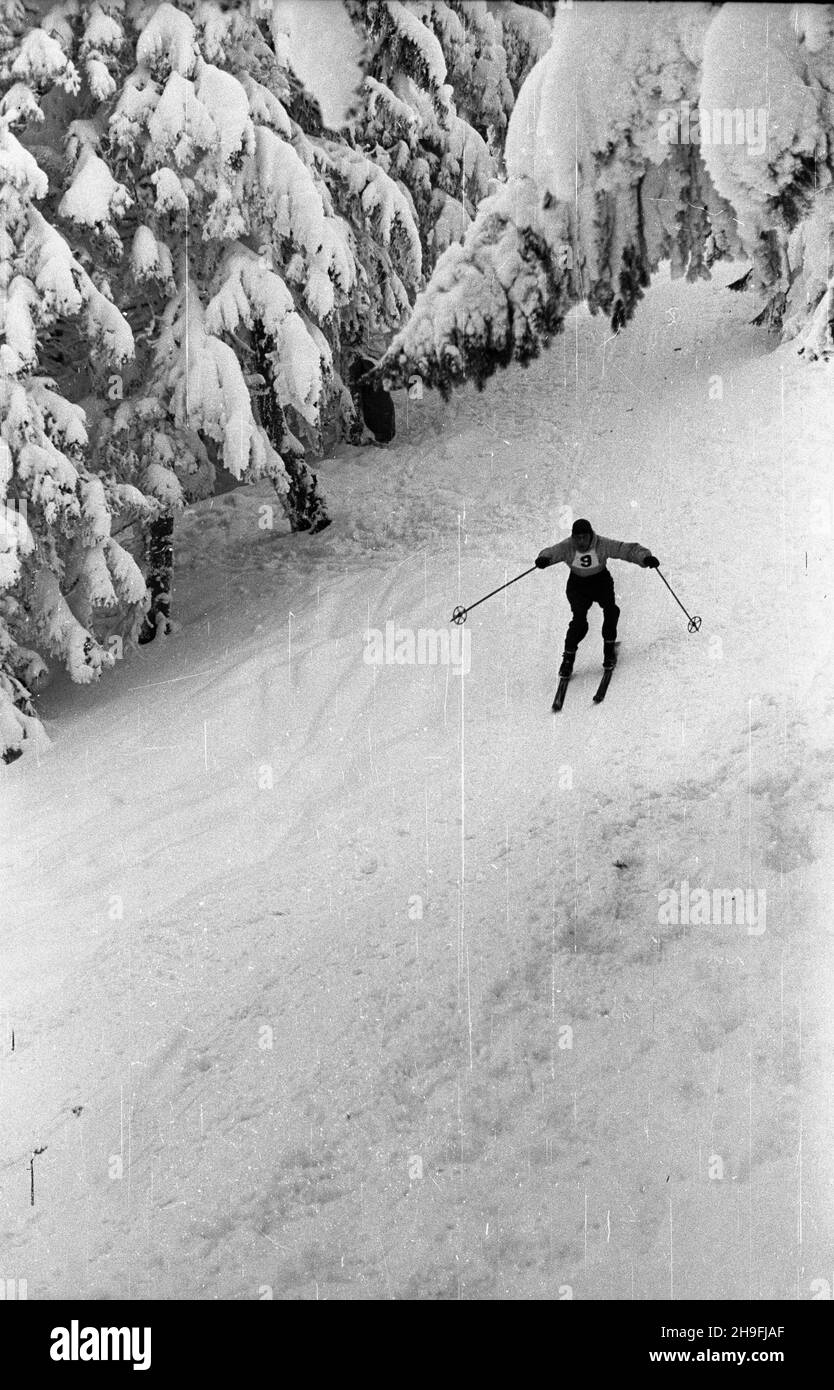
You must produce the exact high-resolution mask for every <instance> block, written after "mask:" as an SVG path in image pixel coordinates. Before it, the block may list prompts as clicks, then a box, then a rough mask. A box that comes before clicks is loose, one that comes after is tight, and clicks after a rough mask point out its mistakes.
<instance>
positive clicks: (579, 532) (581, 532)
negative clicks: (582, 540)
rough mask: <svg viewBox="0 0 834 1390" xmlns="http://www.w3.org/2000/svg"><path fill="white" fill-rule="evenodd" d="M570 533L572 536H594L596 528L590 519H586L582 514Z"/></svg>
mask: <svg viewBox="0 0 834 1390" xmlns="http://www.w3.org/2000/svg"><path fill="white" fill-rule="evenodd" d="M570 533H571V535H572V536H592V535H593V534H594V528H593V526H592V525H591V523H590V521H586V520H585V518H584V516H581V517H580V518H579V520H578V521H575V522H574V523H573V526H572V527H571V531H570Z"/></svg>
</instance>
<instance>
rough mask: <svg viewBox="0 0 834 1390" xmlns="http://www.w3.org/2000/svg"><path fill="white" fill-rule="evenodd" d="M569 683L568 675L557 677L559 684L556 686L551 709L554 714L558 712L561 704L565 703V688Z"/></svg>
mask: <svg viewBox="0 0 834 1390" xmlns="http://www.w3.org/2000/svg"><path fill="white" fill-rule="evenodd" d="M569 684H570V676H560V677H559V684H558V685H557V687H556V694H555V695H554V697H553V705H552V709H553V713H554V714H558V713H559V710H560V709H561V708H562V705H563V704H564V703H565V694H566V693H567V688H568V685H569Z"/></svg>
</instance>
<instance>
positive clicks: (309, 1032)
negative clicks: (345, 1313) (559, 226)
mask: <svg viewBox="0 0 834 1390" xmlns="http://www.w3.org/2000/svg"><path fill="white" fill-rule="evenodd" d="M733 273H734V272H733V271H732V270H730V269H727V270H725V271H724V272H722V276H721V277H720V278H719V280H718V281H717V282H714V283H713V284H712V285H701V286H698V287H696V288H693V287H689V286H686V285H683V284H681V283H679V282H678V283H675V284H671V283H669V282H661V283H658V284H657V285H656V286H655V287H654V288H653V289H652V290H651V292H650V294H649V295H648V296H647V299H646V301H645V303H644V304H643V306H642V307H641V309H640V311H639V312H638V315H637V318H636V320H635V322H634V323H633V324H632V325H631V326H630V327H629V328H628V330H627V331H625V332H624V333H622V334H620V335H619V336H617V337H616V338H612V337H611V336H610V332H609V330H608V328H607V326H606V324H605V323H603V322H601V321H597V320H591V319H590V318H589V317H587V316H586V315H585V314H584V313H580V314H578V315H577V316H576V317H575V318H573V319H572V320H571V322H570V324H569V331H568V332H567V333H566V334H565V336H564V337H562V338H561V339H560V340H559V341H558V342H557V344H556V345H555V347H554V348H553V349H552V350H551V352H550V353H549V354H548V355H546V356H544V357H543V358H542V359H540V361H538V362H537V363H535V364H534V365H533V367H531V368H530V369H529V370H528V371H526V372H525V371H522V370H520V369H512V370H510V371H507V372H505V373H501V374H499V376H498V377H496V378H494V379H493V380H492V381H491V383H490V385H489V386H488V388H487V390H486V391H485V392H484V393H483V394H482V395H480V396H479V395H477V394H476V393H475V392H474V391H464V392H461V393H459V394H458V395H456V397H455V398H454V399H453V400H452V402H451V403H450V405H449V406H447V407H444V406H443V404H442V403H441V402H440V401H439V400H436V399H434V398H432V399H431V400H429V399H425V400H423V401H408V402H406V401H405V399H404V398H403V401H402V403H401V407H400V418H399V426H400V428H399V434H398V438H397V441H396V445H395V447H393V448H391V449H389V450H357V449H349V448H343V449H342V450H341V451H340V454H339V457H338V458H335V459H333V460H331V461H329V462H328V463H326V464H325V466H324V467H323V469H322V474H323V481H324V483H325V486H326V491H327V493H328V497H329V500H330V501H331V503H332V509H333V513H334V515H335V524H334V525H333V526H332V527H331V528H330V529H329V530H328V531H326V532H324V533H323V534H322V535H320V536H318V537H315V538H309V537H307V538H302V537H294V538H293V537H289V536H286V535H284V534H282V533H278V532H270V531H269V530H264V529H259V525H258V523H259V518H262V517H263V515H264V514H263V513H259V510H258V508H259V506H260V505H261V504H265V503H266V504H268V503H269V500H270V498H269V493H268V491H267V490H266V489H256V490H252V491H251V492H250V491H238V492H235V493H231V494H228V495H227V496H226V497H224V498H222V499H219V500H217V501H215V502H214V504H213V505H211V506H210V505H208V504H205V505H204V506H203V507H202V508H201V509H197V510H196V511H195V512H194V513H192V514H191V516H190V518H189V519H188V522H187V525H186V527H185V534H184V537H183V540H182V546H181V550H180V556H181V560H180V567H179V570H178V591H177V601H178V611H179V616H180V622H181V628H180V630H179V632H178V633H177V634H176V635H175V636H174V637H173V638H171V639H170V640H169V641H167V642H166V643H165V644H156V645H154V646H152V647H146V648H143V649H141V650H140V651H138V652H136V653H135V654H133V655H131V657H130V658H129V660H128V661H126V662H125V663H124V664H123V665H122V666H121V667H120V668H119V669H118V670H117V671H116V673H115V674H114V675H112V676H111V677H110V678H109V679H108V680H107V681H106V683H103V684H102V685H101V686H100V687H99V688H96V689H86V688H79V687H68V686H67V685H64V684H62V683H56V684H55V685H54V686H53V687H52V688H51V689H50V690H49V691H48V692H47V693H46V695H45V696H44V697H43V700H42V704H43V707H44V708H43V712H44V715H45V717H46V718H47V720H48V721H49V727H50V730H51V732H52V734H53V737H54V744H53V747H52V749H51V750H49V751H48V752H47V753H46V754H45V755H44V756H42V758H41V761H40V763H39V765H38V764H36V763H35V762H33V761H32V760H31V759H29V758H24V759H21V760H20V761H19V762H18V763H16V764H13V765H11V766H10V767H9V768H8V769H6V770H5V771H4V772H3V775H2V785H0V798H2V800H1V801H0V808H2V809H1V810H0V814H2V816H3V819H4V829H5V833H4V836H3V848H2V861H0V863H1V864H2V872H3V884H4V892H3V901H4V914H3V925H2V959H3V969H2V980H1V981H0V1039H1V1040H2V1054H1V1055H2V1069H1V1070H0V1106H2V1124H0V1136H2V1137H0V1249H2V1252H3V1270H2V1272H3V1273H4V1275H7V1276H10V1275H15V1276H16V1277H19V1278H27V1279H28V1284H29V1295H30V1297H49V1296H53V1297H55V1296H66V1295H71V1294H73V1295H82V1296H86V1297H90V1298H102V1297H114V1296H121V1295H131V1296H134V1297H165V1298H189V1297H207V1298H210V1297H223V1298H258V1297H264V1296H267V1294H268V1291H269V1290H271V1291H272V1294H273V1296H274V1297H276V1298H316V1297H319V1298H370V1297H394V1298H403V1297H420V1298H457V1297H463V1298H495V1297H500V1296H513V1297H521V1298H530V1297H542V1296H548V1297H560V1296H561V1297H564V1296H568V1294H569V1292H570V1291H572V1294H573V1296H574V1297H577V1298H595V1297H596V1298H610V1297H619V1298H628V1297H634V1298H638V1299H646V1298H669V1297H674V1298H677V1297H700V1298H709V1299H719V1298H728V1297H729V1298H747V1297H753V1298H760V1297H779V1298H807V1297H810V1295H811V1292H812V1287H813V1281H814V1280H815V1279H820V1278H828V1277H830V1265H831V1260H830V1253H831V1248H832V1245H831V1241H832V1235H834V1231H833V1230H832V1215H831V1213H832V1160H831V1155H832V1153H834V1144H832V1140H834V1130H833V1129H832V1104H831V1095H830V1066H831V1059H832V1025H831V1007H830V1006H831V1003H832V993H834V991H832V982H833V981H834V972H833V971H832V946H833V945H834V936H832V933H831V929H830V911H829V905H828V903H827V900H826V899H827V893H828V889H829V884H830V871H829V865H830V862H831V861H830V854H831V850H832V848H834V835H832V829H831V826H832V821H831V814H830V813H831V808H832V793H831V791H830V788H829V785H828V783H829V773H828V768H829V765H830V758H831V748H832V716H833V715H834V703H832V684H833V683H832V676H831V667H832V637H831V632H832V627H831V622H830V609H831V595H832V581H833V580H834V575H832V539H834V496H833V495H832V492H831V483H830V473H829V458H830V440H831V437H832V429H834V401H832V397H831V390H830V380H829V377H828V372H827V369H826V368H825V367H824V366H823V365H821V364H820V365H817V364H814V365H812V366H806V365H803V364H802V363H800V362H799V361H798V360H797V359H796V357H795V354H794V353H793V352H792V351H791V349H790V348H789V347H788V348H782V349H779V350H778V351H776V352H770V351H769V344H768V343H767V342H766V340H765V339H764V337H763V335H762V334H761V333H760V332H759V331H758V330H755V329H753V328H751V327H749V326H748V325H747V323H746V317H747V316H748V313H749V305H748V304H747V303H746V302H745V297H744V296H743V295H734V294H732V293H730V292H728V291H727V290H726V289H724V288H722V287H721V286H722V284H723V283H725V282H726V281H727V280H729V279H730V278H732V274H733ZM735 273H737V271H736V272H735ZM562 509H566V510H565V512H564V513H563V514H560V513H561V512H562ZM567 509H572V514H573V515H588V516H590V518H591V520H592V521H593V522H594V524H595V525H596V526H597V527H598V529H599V530H600V531H601V532H603V533H604V534H607V535H614V536H621V537H623V538H625V539H636V540H640V541H642V542H643V543H645V544H647V545H649V546H651V548H652V549H653V550H654V551H655V552H656V553H657V554H658V555H659V556H660V559H661V564H662V565H663V568H664V571H665V573H666V574H667V575H668V577H669V579H670V581H671V582H672V583H673V584H674V585H675V586H676V588H677V589H678V591H679V593H680V595H681V597H682V599H683V601H684V602H685V603H686V604H687V605H688V606H689V608H690V611H695V612H697V613H699V614H700V615H701V616H702V618H703V627H702V630H701V632H700V634H698V635H688V634H687V630H686V622H685V619H684V618H683V615H682V614H681V612H680V610H679V609H678V608H676V606H675V604H674V603H673V601H672V599H671V597H670V595H669V594H668V593H667V591H666V590H665V588H664V587H663V585H662V583H661V581H660V579H659V578H658V576H656V575H654V574H652V573H650V572H648V571H643V570H638V569H636V568H634V567H631V566H627V565H618V564H616V562H615V563H614V564H613V565H612V569H613V571H614V574H615V579H616V583H617V589H618V595H619V601H620V605H621V607H622V609H623V617H622V622H621V630H620V637H621V641H622V647H621V653H620V666H619V668H618V670H617V672H616V674H615V677H614V681H613V683H612V686H611V689H610V691H609V694H608V698H607V700H606V703H605V704H604V705H603V706H601V707H599V708H596V707H594V706H592V704H591V695H592V693H593V690H594V688H595V684H596V674H597V671H598V668H599V664H600V657H601V643H600V639H599V612H598V610H594V611H593V615H592V628H591V634H590V635H589V637H588V639H587V640H586V642H585V644H584V646H583V647H582V649H581V652H580V657H579V659H578V662H577V674H576V678H575V680H574V681H573V683H572V685H571V687H570V689H569V692H568V699H567V702H566V706H565V710H564V712H563V713H562V714H561V715H560V716H558V717H557V716H553V715H552V714H551V713H550V700H551V698H552V693H553V688H554V677H555V672H556V667H557V664H558V657H559V653H560V651H561V643H562V637H563V634H564V629H565V626H566V622H567V617H568V610H567V605H566V601H565V598H564V578H565V571H564V570H562V569H557V570H554V569H551V570H548V571H545V572H543V573H538V572H536V573H534V574H532V575H530V576H528V577H527V578H526V579H524V580H522V581H521V582H520V583H519V584H517V585H514V586H513V587H512V588H510V589H508V590H507V591H506V592H505V593H504V594H502V595H500V596H498V597H497V598H494V599H491V600H490V601H489V603H487V604H484V605H483V606H482V607H480V608H478V609H476V610H475V612H474V613H472V614H471V616H470V619H469V622H468V624H467V627H466V632H467V634H468V635H469V638H470V639H471V670H470V671H469V672H468V674H466V675H464V676H461V675H459V674H458V673H457V672H456V671H455V670H454V669H453V668H451V667H450V666H448V665H447V666H428V665H422V666H421V665H383V666H373V665H370V664H368V663H367V662H366V661H365V660H364V653H365V649H366V643H365V638H364V634H365V630H366V629H367V628H368V627H369V626H370V627H373V628H377V629H380V630H383V631H384V629H385V624H386V622H389V621H390V622H393V623H394V624H395V625H396V626H397V627H399V628H406V627H407V628H409V629H411V630H413V631H416V630H417V629H419V628H431V629H445V628H446V627H447V625H448V618H449V615H450V613H451V611H452V608H453V607H454V606H455V604H456V603H458V602H462V603H472V602H474V600H475V599H476V598H478V597H480V596H481V594H483V593H485V592H486V591H487V590H489V589H491V588H494V587H495V585H496V584H498V583H501V582H502V581H503V580H504V579H505V578H510V577H512V575H514V574H516V573H518V572H519V571H520V570H522V569H524V568H526V567H527V566H528V565H530V564H531V563H532V560H533V557H534V556H535V554H536V553H537V551H538V550H539V549H540V548H541V547H542V546H543V545H545V544H548V543H550V542H552V541H554V540H556V539H558V538H559V537H560V536H562V535H564V534H566V533H567V531H568V530H569V521H570V515H569V514H568V511H567ZM683 881H686V882H687V883H688V884H689V885H690V890H691V891H692V892H694V890H695V889H696V888H706V889H708V890H710V891H711V890H712V889H715V888H718V889H727V890H732V889H734V888H744V889H747V888H752V889H753V890H754V893H755V894H756V899H755V901H756V903H757V910H758V916H757V919H756V921H755V922H751V926H750V930H748V929H747V928H746V927H745V926H740V925H686V924H685V923H684V924H678V925H675V924H674V923H671V924H669V923H666V922H664V920H663V914H662V912H661V910H660V901H661V899H660V896H659V895H661V894H662V893H663V892H664V890H669V889H677V890H680V888H681V884H682V883H683ZM763 892H764V893H765V894H766V911H765V915H764V917H762V913H761V904H762V899H761V896H760V895H761V894H762V893H763ZM12 1030H14V1051H13V1052H12V1051H11V1034H12ZM826 1065H827V1066H828V1068H829V1078H828V1079H827V1078H826V1075H825V1070H826ZM44 1145H46V1146H47V1147H46V1150H45V1152H43V1153H41V1154H39V1155H38V1156H37V1157H35V1158H34V1178H35V1204H34V1206H32V1205H30V1167H29V1163H30V1155H31V1154H32V1152H33V1150H34V1149H36V1148H41V1147H42V1146H44ZM120 1174H121V1176H120Z"/></svg>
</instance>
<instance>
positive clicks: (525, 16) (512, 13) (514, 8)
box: [490, 0, 554, 97]
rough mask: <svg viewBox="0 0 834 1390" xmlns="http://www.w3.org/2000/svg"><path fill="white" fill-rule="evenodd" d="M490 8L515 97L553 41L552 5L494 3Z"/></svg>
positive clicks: (513, 1) (502, 0)
mask: <svg viewBox="0 0 834 1390" xmlns="http://www.w3.org/2000/svg"><path fill="white" fill-rule="evenodd" d="M490 8H491V10H492V13H493V16H494V18H495V20H496V22H497V23H498V24H499V25H500V28H501V44H502V47H503V49H504V54H505V60H506V65H507V79H508V81H509V84H510V87H511V89H512V92H513V95H514V97H517V96H518V94H519V92H520V91H521V88H522V86H523V85H524V81H525V79H526V77H527V75H528V73H530V72H532V70H533V68H534V67H535V66H536V63H537V62H538V61H539V59H540V58H543V57H544V55H545V53H546V52H547V50H548V48H549V47H550V45H551V43H552V41H553V15H552V11H553V8H554V6H553V5H547V4H540V5H535V4H532V5H530V4H527V5H519V4H516V0H497V3H495V4H493V5H491V6H490Z"/></svg>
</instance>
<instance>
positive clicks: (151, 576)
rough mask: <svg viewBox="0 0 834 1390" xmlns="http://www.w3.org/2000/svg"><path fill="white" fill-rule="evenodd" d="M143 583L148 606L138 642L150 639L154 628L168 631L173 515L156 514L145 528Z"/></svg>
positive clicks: (172, 559) (171, 581)
mask: <svg viewBox="0 0 834 1390" xmlns="http://www.w3.org/2000/svg"><path fill="white" fill-rule="evenodd" d="M145 559H146V562H147V566H148V573H147V584H148V591H149V593H150V596H151V606H150V608H149V609H148V611H147V613H146V614H145V621H144V623H143V625H142V630H141V632H140V633H139V642H140V643H141V644H143V645H144V644H145V643H147V642H152V641H153V639H154V638H155V637H156V634H157V633H158V632H161V633H162V634H163V636H164V635H165V634H166V633H168V632H170V631H171V595H172V592H173V588H174V518H173V516H171V515H170V514H169V515H167V516H160V517H157V519H156V521H152V522H151V523H150V525H149V526H148V528H147V530H146V532H145Z"/></svg>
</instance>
